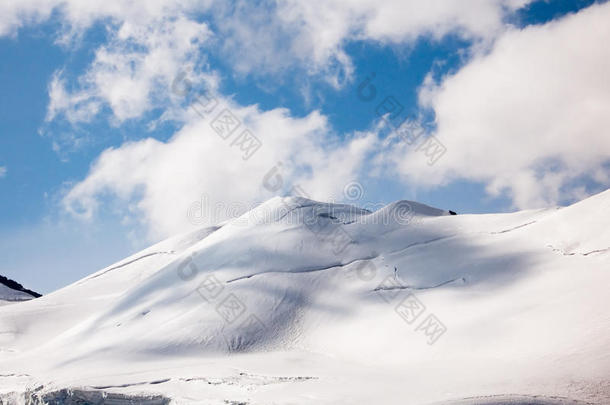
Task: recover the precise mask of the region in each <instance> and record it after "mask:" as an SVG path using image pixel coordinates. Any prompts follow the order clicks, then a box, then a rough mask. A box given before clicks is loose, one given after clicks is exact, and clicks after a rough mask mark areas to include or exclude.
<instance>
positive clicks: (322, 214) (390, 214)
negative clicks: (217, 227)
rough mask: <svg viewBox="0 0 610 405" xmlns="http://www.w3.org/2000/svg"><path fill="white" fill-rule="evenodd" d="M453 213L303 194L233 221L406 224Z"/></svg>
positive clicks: (409, 203)
mask: <svg viewBox="0 0 610 405" xmlns="http://www.w3.org/2000/svg"><path fill="white" fill-rule="evenodd" d="M447 215H451V213H450V211H447V210H442V209H439V208H434V207H431V206H429V205H426V204H422V203H418V202H415V201H409V200H400V201H395V202H392V203H390V204H388V205H385V206H383V207H381V208H379V209H377V210H375V211H371V210H368V209H366V208H360V207H357V206H355V205H351V204H341V203H325V202H319V201H315V200H311V199H308V198H303V197H292V196H291V197H274V198H272V199H270V200H269V201H267V202H265V203H263V204H261V205H259V206H258V207H256V208H254V209H253V210H250V211H249V212H247V213H245V214H244V215H242V216H241V217H239V218H237V219H234V220H233V221H231V223H233V224H236V225H237V224H241V225H243V224H244V223H247V224H248V225H260V224H269V223H279V222H282V223H288V224H291V225H302V224H305V225H308V226H311V225H318V222H319V221H332V222H334V223H336V224H343V225H349V224H352V223H361V224H369V225H370V224H382V225H396V224H398V225H407V224H409V223H411V222H412V221H413V219H414V218H416V217H417V218H422V217H438V216H447Z"/></svg>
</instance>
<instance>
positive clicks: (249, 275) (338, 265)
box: [226, 256, 379, 284]
mask: <svg viewBox="0 0 610 405" xmlns="http://www.w3.org/2000/svg"><path fill="white" fill-rule="evenodd" d="M377 257H379V256H369V257H364V258H360V259H354V260H350V261H349V262H346V263H335V264H332V265H330V266H324V267H310V268H303V269H296V270H267V271H261V272H260V273H254V274H248V275H246V276H240V277H236V278H234V279H231V280H228V281H227V282H226V283H227V284H228V283H232V282H234V281H240V280H244V279H247V278H252V277H254V276H260V275H262V274H269V273H283V274H299V273H313V272H317V271H323V270H330V269H332V268H335V267H344V266H349V265H350V264H352V263H355V262H359V261H364V260H372V259H375V258H377Z"/></svg>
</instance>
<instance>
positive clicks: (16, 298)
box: [0, 275, 40, 305]
mask: <svg viewBox="0 0 610 405" xmlns="http://www.w3.org/2000/svg"><path fill="white" fill-rule="evenodd" d="M38 297H40V294H38V293H37V292H35V291H32V290H28V289H27V288H25V287H23V286H22V285H21V284H19V283H18V282H16V281H14V280H11V279H10V278H7V277H4V276H2V275H0V305H7V304H12V303H15V302H21V301H27V300H31V299H33V298H38Z"/></svg>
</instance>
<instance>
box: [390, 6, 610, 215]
mask: <svg viewBox="0 0 610 405" xmlns="http://www.w3.org/2000/svg"><path fill="white" fill-rule="evenodd" d="M608 21H610V3H606V4H603V5H594V6H591V7H589V8H588V9H585V10H582V11H580V12H579V13H577V14H575V15H569V16H567V17H565V18H563V19H561V20H558V21H553V22H551V23H548V24H546V25H543V26H529V27H527V28H525V29H522V30H517V29H513V30H511V31H509V32H507V33H505V34H504V35H502V36H501V37H500V38H499V39H498V40H497V42H496V43H495V44H494V46H493V49H492V50H491V52H489V53H488V54H481V55H479V56H478V57H476V58H474V59H473V60H472V61H471V62H470V63H469V64H468V65H467V66H465V67H464V68H463V69H461V70H460V71H458V72H457V73H456V74H455V75H453V76H449V77H446V78H445V79H444V80H442V82H441V83H439V84H435V83H431V82H430V81H428V83H427V84H426V86H424V88H423V90H422V92H421V100H422V103H423V104H424V105H425V106H427V107H431V108H433V109H434V111H435V113H436V119H437V123H438V133H437V136H438V138H439V139H440V140H441V142H443V143H444V144H445V146H446V147H447V149H448V152H447V153H446V155H445V156H444V157H443V158H442V159H441V160H440V161H439V162H438V163H437V164H436V165H435V166H434V167H433V168H430V167H428V166H427V165H424V164H421V163H422V162H421V160H417V159H409V160H405V159H401V160H400V163H399V164H400V171H401V172H402V173H403V175H404V176H405V178H406V179H407V180H408V181H409V182H416V183H419V184H432V185H434V184H443V183H445V182H448V181H450V180H453V179H456V178H465V179H469V180H474V181H481V182H484V183H486V184H487V190H488V192H490V193H491V194H492V195H497V194H498V193H501V192H508V195H509V196H510V197H512V199H513V201H514V204H515V205H516V206H517V207H520V208H527V207H537V206H546V205H549V204H555V203H557V202H558V201H560V200H561V199H560V195H562V196H566V195H567V196H570V195H577V194H578V193H581V192H582V190H579V189H578V187H572V186H571V182H573V181H574V180H577V179H580V180H581V181H579V182H575V183H577V185H578V186H582V179H583V178H587V177H588V178H591V180H593V181H598V182H600V183H602V184H604V183H605V184H606V185H607V183H608V175H607V166H605V167H604V164H608V163H609V161H610V137H608V128H610V81H609V80H608V72H609V71H610V47H608V44H607V38H610V24H608ZM397 160H398V159H397Z"/></svg>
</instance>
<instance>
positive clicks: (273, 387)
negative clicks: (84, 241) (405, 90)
mask: <svg viewBox="0 0 610 405" xmlns="http://www.w3.org/2000/svg"><path fill="white" fill-rule="evenodd" d="M609 210H610V190H609V191H606V192H604V193H601V194H598V195H596V196H593V197H591V198H589V199H587V200H584V201H582V202H580V203H577V204H574V205H572V206H570V207H565V208H552V209H545V210H534V211H523V212H517V213H512V214H487V215H457V216H451V215H448V212H447V211H443V210H438V209H435V208H432V207H428V206H425V205H423V204H418V203H414V202H409V201H399V202H395V203H392V204H390V205H388V206H386V207H384V208H382V209H380V210H378V211H376V212H373V213H371V212H369V211H366V210H362V209H358V208H356V207H352V206H349V205H337V204H324V203H319V202H315V201H311V200H307V199H303V198H298V197H290V198H274V199H271V200H269V201H268V202H266V203H264V204H262V205H260V206H259V207H257V208H255V209H254V210H252V211H251V212H249V213H247V214H245V215H244V216H242V217H240V218H237V219H235V220H232V221H230V222H228V223H225V224H219V225H218V226H216V227H211V228H205V229H201V230H199V231H196V232H192V233H189V234H186V235H180V236H177V237H174V238H170V239H168V240H166V241H163V242H161V243H158V244H156V245H154V246H152V247H150V248H148V249H146V250H144V251H142V252H139V253H137V254H135V255H133V256H131V257H129V258H127V259H125V260H124V261H122V262H119V263H117V264H114V265H112V266H109V267H108V268H106V269H102V270H101V271H99V272H97V273H95V274H92V275H91V276H89V277H87V278H85V279H82V280H80V281H78V282H76V283H74V284H72V285H69V286H67V287H65V288H63V289H61V290H58V291H56V292H54V293H52V294H48V295H46V296H44V297H41V298H39V299H37V300H34V301H28V302H23V303H19V304H15V305H10V306H5V307H0V397H1V396H3V398H4V400H5V401H8V402H9V403H19V402H20V401H21V402H24V401H25V400H24V392H27V395H28V396H30V397H31V396H32V395H34V396H36V395H37V396H38V397H42V396H43V395H44V394H47V395H49V396H48V397H47V398H51V397H53V396H55V398H59V397H60V395H63V397H62V398H64V397H65V396H66V395H67V394H66V391H62V392H61V394H60V393H59V390H61V389H63V388H73V389H76V390H75V391H73V392H72V394H70V395H81V394H82V395H101V394H100V392H103V395H108V393H110V395H115V396H117V395H118V396H121V395H136V394H137V395H139V396H140V397H139V398H147V399H146V400H144V399H141V401H140V402H142V403H164V402H163V401H164V400H165V399H159V398H161V397H156V396H155V395H162V396H163V398H167V400H170V399H171V401H172V402H173V403H205V404H208V403H210V404H214V403H218V404H223V403H248V404H270V403H276V404H288V403H290V404H337V403H349V404H356V403H362V404H371V403H385V404H437V403H443V404H448V403H456V404H458V403H459V404H467V403H468V404H475V403H476V404H483V403H485V404H491V403H497V404H499V403H518V404H524V403H541V404H551V403H553V404H555V403H596V404H608V403H610V386H609V384H610V378H609V376H610V350H609V349H608V348H610V310H609V306H608V294H607V290H608V286H609V285H610V283H609V282H610V274H609V270H610V253H609V248H610V230H609V229H610V220H609V219H610V216H609V215H608V212H609ZM431 316H433V317H431ZM534 396H535V397H534ZM155 398H156V399H155ZM465 398H468V399H465ZM562 398H569V400H568V399H562ZM61 401H63V402H56V403H68V402H66V401H67V400H65V399H62V400H61ZM91 401H93V400H90V402H91ZM116 401H118V400H116ZM155 401H160V402H155ZM536 401H537V402H536ZM569 401H580V402H569ZM91 403H93V402H91ZM100 403H101V402H100ZM113 403H118V402H113Z"/></svg>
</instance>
